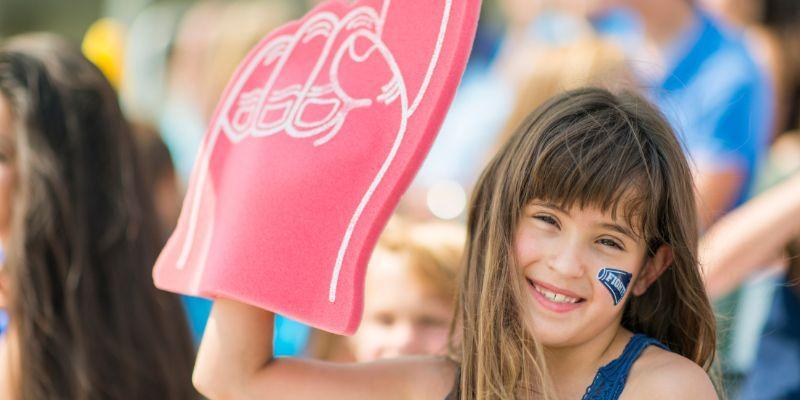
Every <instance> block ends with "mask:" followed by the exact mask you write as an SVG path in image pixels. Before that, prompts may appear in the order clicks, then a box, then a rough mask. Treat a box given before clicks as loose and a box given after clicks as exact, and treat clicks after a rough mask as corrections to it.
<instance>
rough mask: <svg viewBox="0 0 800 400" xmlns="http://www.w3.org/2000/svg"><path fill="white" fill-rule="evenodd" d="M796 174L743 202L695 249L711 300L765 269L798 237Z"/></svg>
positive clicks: (799, 204) (798, 182) (799, 182)
mask: <svg viewBox="0 0 800 400" xmlns="http://www.w3.org/2000/svg"><path fill="white" fill-rule="evenodd" d="M799 213H800V174H795V175H794V176H792V177H791V178H790V179H788V180H786V181H785V182H783V183H781V184H779V185H777V186H775V187H773V188H772V189H770V190H768V191H766V192H764V193H763V194H761V195H759V196H758V197H756V198H754V199H752V200H750V201H748V202H747V203H745V204H744V205H743V206H741V207H739V208H737V209H736V210H734V211H732V212H731V213H730V214H728V215H726V216H725V217H724V218H722V219H721V220H719V222H717V223H716V224H714V226H712V227H711V228H710V229H709V230H708V232H707V233H706V235H705V236H704V237H703V240H702V241H701V243H700V260H701V265H702V266H703V271H704V273H705V279H706V288H707V289H708V293H709V295H710V297H711V298H720V297H722V296H724V295H725V294H727V293H729V292H730V291H732V290H733V289H735V288H736V287H738V286H739V285H740V284H742V282H744V281H745V279H747V278H748V277H749V276H750V275H751V274H752V273H754V272H756V271H758V270H759V269H761V268H764V267H765V266H769V265H770V264H771V261H773V260H775V259H776V258H777V257H778V256H779V255H780V254H781V251H782V250H783V247H784V246H786V244H787V243H789V241H790V240H792V239H793V238H796V237H797V236H798V235H800V219H799V218H797V215H798V214H799Z"/></svg>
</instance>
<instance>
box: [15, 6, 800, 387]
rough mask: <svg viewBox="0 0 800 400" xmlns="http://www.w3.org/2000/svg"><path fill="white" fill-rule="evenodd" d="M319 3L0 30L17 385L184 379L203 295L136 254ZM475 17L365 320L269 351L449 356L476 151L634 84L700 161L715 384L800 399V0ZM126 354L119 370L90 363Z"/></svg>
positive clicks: (157, 10) (482, 153) (507, 10)
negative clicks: (239, 94) (290, 25)
mask: <svg viewBox="0 0 800 400" xmlns="http://www.w3.org/2000/svg"><path fill="white" fill-rule="evenodd" d="M314 3H315V2H313V1H296V0H259V1H198V2H194V3H172V2H154V3H153V4H151V5H145V6H143V8H142V9H141V10H137V12H136V13H135V14H134V15H131V16H130V18H128V19H122V18H102V19H100V20H98V21H96V22H94V23H93V24H92V25H91V26H90V27H87V29H86V31H85V35H83V38H82V40H81V42H80V43H71V42H69V41H68V40H65V39H63V38H61V37H58V36H55V35H52V34H42V33H26V34H23V35H16V36H14V37H9V38H3V39H4V40H3V43H2V45H1V47H0V240H2V244H3V255H2V259H3V262H4V266H3V270H2V277H0V305H2V306H3V307H5V309H6V310H7V314H6V315H4V316H3V318H2V319H0V323H2V325H3V327H4V330H5V327H7V326H16V327H18V328H17V329H16V332H14V331H15V329H8V331H7V332H6V334H5V337H6V338H7V339H6V340H5V342H7V344H5V345H4V346H3V348H2V349H1V350H0V353H2V354H6V355H8V356H6V357H0V359H2V360H11V361H9V362H13V363H17V365H20V366H21V368H20V369H19V371H21V372H20V373H21V375H23V376H22V377H20V378H19V379H20V381H21V382H22V383H21V385H22V388H23V389H21V390H25V391H27V392H28V393H34V395H33V398H50V397H49V396H48V393H50V394H52V393H54V392H53V391H52V390H59V391H62V392H60V393H62V394H63V393H72V394H75V396H67V398H83V397H81V396H79V395H78V394H81V393H83V394H85V393H92V391H101V392H100V393H105V394H108V397H109V398H117V397H113V396H114V395H115V393H128V394H130V392H126V390H129V389H128V388H127V387H126V386H125V385H123V384H122V383H121V382H122V381H123V380H129V379H133V378H131V377H137V376H138V377H140V378H141V380H142V381H144V382H150V383H151V385H149V386H150V387H151V390H152V391H151V392H147V393H139V395H137V396H134V397H132V398H176V399H177V398H191V397H194V396H195V394H194V391H193V389H192V388H191V382H190V379H189V375H190V371H191V363H192V361H193V355H192V354H193V352H192V347H191V345H192V343H197V340H198V339H199V337H200V336H202V332H203V329H204V326H205V320H206V318H207V316H208V312H209V310H210V303H209V302H208V301H207V300H203V299H196V298H188V297H183V298H180V299H179V298H178V297H176V296H173V295H169V294H166V293H162V292H159V291H157V290H156V289H155V288H153V287H152V282H151V281H150V268H151V267H152V264H153V262H154V259H155V257H156V256H157V254H158V250H159V248H160V246H161V245H163V243H164V241H165V240H166V238H167V237H168V236H169V234H170V232H171V230H172V229H173V227H174V226H175V224H176V221H177V218H178V215H179V212H180V207H181V202H182V198H183V191H184V190H185V188H186V185H187V180H188V178H189V174H190V172H191V169H192V165H193V162H194V159H195V155H196V153H197V150H198V147H199V144H200V142H201V140H202V137H203V134H204V132H205V129H206V126H207V124H208V122H209V120H210V119H211V118H212V117H213V114H214V110H215V107H216V103H217V101H218V99H219V97H220V96H221V94H222V92H223V90H224V88H225V85H226V83H227V82H228V79H229V78H230V77H231V75H232V74H233V72H234V70H235V68H236V66H237V65H238V63H239V62H240V61H241V60H242V59H243V58H244V56H245V55H246V54H247V52H248V50H249V49H250V48H251V47H253V46H254V45H255V44H256V43H257V42H258V41H259V40H260V39H261V38H263V37H264V35H265V34H267V33H268V32H269V31H271V30H272V29H274V28H276V27H278V26H279V25H280V24H282V23H284V22H286V21H288V20H291V19H295V18H298V17H300V16H302V15H303V13H304V12H306V11H307V10H308V9H310V7H313V5H314ZM482 13H483V15H482V19H481V24H480V26H479V28H478V34H477V37H476V40H475V44H474V47H473V50H472V54H471V58H470V61H469V64H468V67H467V70H466V72H465V74H464V77H463V79H462V82H461V85H460V87H459V89H458V92H457V94H456V98H455V100H454V101H453V104H452V106H451V108H450V111H449V114H448V116H447V118H446V120H445V123H444V125H443V126H442V129H441V131H440V134H439V136H438V138H437V139H436V142H435V143H434V145H433V147H432V148H431V150H430V153H429V155H428V158H427V159H426V161H425V163H424V164H423V167H422V169H421V170H420V172H419V173H418V175H417V177H416V179H415V180H414V181H413V183H412V185H411V187H410V188H409V190H408V191H407V193H406V195H405V196H404V197H403V198H402V200H401V203H400V205H399V206H398V209H397V212H396V215H395V216H394V217H393V218H392V219H391V220H390V222H389V224H388V225H387V228H386V230H385V231H384V234H383V236H382V237H381V238H380V240H379V242H378V245H377V247H376V249H375V251H374V252H373V256H372V259H371V261H370V264H369V268H368V273H367V278H366V293H365V310H364V317H363V322H362V324H361V327H360V329H359V330H358V332H357V333H356V334H355V335H354V336H352V337H339V336H335V335H332V334H329V333H325V332H321V331H316V330H313V329H311V328H309V327H307V326H305V325H303V324H300V323H298V322H295V321H291V320H289V319H286V318H279V319H278V321H277V322H276V329H275V351H276V354H277V355H305V356H308V357H317V358H321V359H327V360H337V361H367V360H376V359H379V358H387V357H396V356H400V355H409V354H437V353H442V354H443V353H444V352H445V351H446V346H447V343H448V336H449V334H450V328H451V319H452V315H453V313H452V310H453V307H454V306H455V304H454V299H455V298H454V293H455V292H456V287H455V286H456V282H457V280H456V278H455V277H456V275H457V274H458V270H459V266H460V261H461V252H462V249H463V244H464V237H465V233H464V227H463V222H464V220H465V217H466V216H465V215H464V212H465V209H466V204H467V202H468V199H469V197H470V192H471V187H472V185H473V183H474V182H475V180H476V179H477V178H478V177H477V176H476V175H477V174H478V173H479V171H481V170H482V169H483V166H484V163H485V162H486V161H487V160H488V159H489V158H490V157H491V155H492V154H493V152H494V151H496V150H497V149H498V148H499V147H500V146H501V145H502V143H504V141H505V140H506V139H507V138H508V136H509V135H510V132H512V131H513V130H514V129H515V128H516V126H517V125H519V124H520V123H521V122H522V118H523V117H524V116H525V115H527V114H528V113H529V111H530V110H532V109H534V108H535V107H537V106H538V105H540V104H541V103H543V102H544V101H545V100H546V99H548V98H549V97H551V96H552V95H555V94H557V93H559V92H561V91H564V90H567V89H572V88H577V87H580V86H587V85H590V86H600V87H604V88H609V89H612V90H619V89H621V88H627V89H633V90H636V91H638V92H640V93H643V94H644V95H646V96H647V97H648V98H649V99H650V100H651V101H652V102H654V103H655V104H656V105H657V106H658V107H659V108H660V110H661V111H662V112H663V113H664V114H665V116H666V117H667V119H668V120H669V121H670V123H671V124H672V125H673V128H674V129H675V130H676V132H677V134H678V136H679V137H680V139H681V140H682V143H683V146H684V149H685V151H686V153H687V154H688V155H689V157H690V160H691V162H692V167H693V172H694V176H695V186H696V190H697V195H698V196H697V197H698V204H697V206H698V209H699V211H700V214H699V215H700V216H701V225H702V226H700V227H698V229H700V231H701V232H703V233H704V239H703V241H702V243H701V255H702V267H703V269H704V272H705V276H706V284H707V288H708V291H709V295H710V296H711V298H712V300H713V301H714V302H715V306H716V311H717V317H718V323H719V326H720V328H721V329H720V339H721V340H720V343H721V344H720V346H721V348H720V349H719V354H720V356H719V359H718V364H719V370H720V371H721V374H722V379H723V382H724V387H725V389H726V392H727V395H728V396H729V397H730V398H736V399H800V288H799V287H798V284H799V283H800V281H798V280H797V279H800V261H798V258H797V257H798V254H800V253H798V252H800V242H798V241H797V239H798V238H800V236H799V235H800V217H797V216H796V215H797V214H796V213H797V212H800V173H798V171H800V131H799V130H798V128H799V127H798V125H800V2H798V1H797V0H658V1H653V0H494V1H492V0H485V1H484V7H483V11H482ZM84 57H85V59H84ZM86 59H88V60H89V61H91V63H92V64H89V63H88V62H86ZM37 73H39V75H37ZM101 73H102V75H103V76H104V77H105V78H103V76H101V75H100V74H101ZM48 76H49V77H55V78H47V77H48ZM48 90H52V91H53V93H57V94H58V96H56V94H50V93H48V92H47V91H48ZM44 124H63V128H62V130H63V133H64V135H62V136H61V137H47V136H46V135H44V134H43V133H42V132H44V129H43V128H42V126H43V125H44ZM111 131H113V132H114V133H113V135H110V134H108V132H111ZM65 149H66V150H65ZM748 233H749V234H750V236H747V234H748ZM19 235H24V237H26V238H33V239H35V240H29V241H26V242H25V243H26V245H25V246H21V245H20V244H19V243H20V242H19V241H16V242H15V240H14V238H15V237H21V236H19ZM110 265H113V271H111V270H109V266H110ZM37 269H38V270H37ZM134 299H135V301H134ZM178 301H180V302H181V304H182V309H181V307H180V305H179V304H178ZM184 314H185V316H184ZM17 321H18V322H17ZM673 323H675V324H680V323H681V322H680V321H674V322H673ZM187 328H188V329H187ZM131 335H133V336H136V337H135V338H131V337H129V336H131ZM114 338H121V339H120V340H119V341H116V340H115V339H114ZM95 342H103V343H104V345H105V346H106V347H101V349H102V350H101V351H100V352H107V353H108V354H100V355H99V354H97V351H88V350H87V349H92V348H94V347H92V346H89V344H90V343H95ZM120 343H123V344H120ZM156 343H158V345H156ZM148 347H151V349H150V350H148ZM156 347H157V348H158V350H156V349H155V348H156ZM164 348H168V349H169V351H161V350H160V349H164ZM115 349H116V350H115ZM112 350H114V351H112ZM112 353H113V354H116V355H113V354H112ZM134 354H135V355H137V356H139V355H141V357H138V358H141V359H143V360H144V361H141V363H139V364H137V363H135V362H133V361H131V362H123V363H122V364H124V365H128V367H129V368H130V373H125V372H121V371H111V372H109V371H108V370H104V368H107V367H108V366H112V365H119V363H118V361H119V360H116V359H114V357H126V356H130V357H131V358H132V359H133V358H137V357H133V355H134ZM2 368H8V367H7V366H5V367H3V366H0V369H2ZM115 368H116V367H115ZM117 374H119V375H120V376H121V377H123V378H122V379H120V378H114V377H112V376H111V375H117ZM0 375H2V374H0ZM3 376H4V375H3ZM101 382H106V384H101ZM108 382H113V384H111V383H108ZM2 384H3V382H0V386H2ZM131 387H133V385H131ZM130 390H133V389H130ZM3 393H7V392H3ZM36 394H39V395H40V396H37V395H36ZM0 397H2V398H8V397H6V396H4V395H2V394H0ZM57 397H59V398H61V397H62V396H57ZM101 397H102V396H101Z"/></svg>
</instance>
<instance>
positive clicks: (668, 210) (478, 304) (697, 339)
mask: <svg viewBox="0 0 800 400" xmlns="http://www.w3.org/2000/svg"><path fill="white" fill-rule="evenodd" d="M693 189H694V188H693V185H692V177H691V173H690V170H689V166H688V164H687V161H686V158H685V156H684V154H683V152H682V149H681V146H680V144H679V143H678V140H677V139H676V137H675V135H674V133H673V132H672V130H671V128H670V127H669V125H668V124H667V123H666V122H665V119H664V117H663V116H662V115H661V114H660V113H659V112H658V111H657V110H655V109H654V108H653V106H651V105H650V104H648V103H647V101H645V100H643V99H641V98H640V97H639V96H637V95H635V94H632V93H628V92H625V93H622V94H619V95H614V94H612V93H610V92H609V91H607V90H604V89H597V88H585V89H577V90H572V91H568V92H564V93H562V94H560V95H558V96H555V97H554V98H552V99H550V100H549V101H548V102H546V103H545V104H543V105H542V106H541V107H539V108H538V109H537V110H535V111H534V112H533V113H532V114H530V115H529V116H528V117H527V118H526V119H525V120H524V122H523V123H522V124H521V125H520V126H519V128H518V129H517V131H516V132H515V134H514V135H513V136H512V137H511V138H510V140H509V141H508V142H507V143H506V144H505V145H504V146H503V147H502V149H501V150H500V152H499V153H498V154H497V155H496V156H495V157H494V158H493V159H492V160H491V162H490V163H489V165H488V166H487V168H486V169H485V170H484V172H483V174H482V175H481V177H480V179H479V181H478V183H477V185H476V190H475V192H474V193H473V197H472V200H471V207H470V211H469V217H468V224H467V229H468V236H467V248H466V265H465V269H464V273H463V277H462V280H461V287H460V289H459V291H460V295H459V298H458V305H457V310H456V321H454V325H453V326H454V329H453V332H452V334H453V343H451V346H452V349H453V352H452V355H453V356H454V358H455V359H457V360H458V361H459V362H460V365H461V375H460V382H459V388H458V389H459V391H460V398H461V399H488V398H492V399H495V398H500V399H512V398H530V397H544V398H549V397H552V394H551V393H552V389H551V383H550V382H549V381H548V380H549V378H548V377H547V376H548V375H547V371H546V365H545V364H544V362H543V357H542V350H541V348H540V347H539V346H538V345H537V343H536V341H535V339H534V338H533V337H531V335H530V333H529V332H530V331H529V330H527V329H526V325H525V324H526V321H525V318H524V317H523V316H522V314H523V312H524V311H523V308H522V306H521V305H522V304H523V301H524V300H523V299H524V298H525V297H523V296H525V293H526V292H524V291H523V283H522V282H523V279H522V278H521V277H520V272H519V269H518V268H516V266H515V260H514V257H513V255H512V253H511V249H512V248H513V241H514V236H513V234H514V232H516V229H517V225H518V222H519V219H520V217H521V215H522V211H523V208H524V206H525V205H526V204H527V203H528V202H529V201H531V200H532V199H534V198H539V199H543V200H548V201H552V202H554V203H556V204H559V205H561V206H564V207H566V208H569V207H571V206H572V205H577V206H589V205H594V206H597V207H599V208H601V209H602V210H606V211H609V210H610V211H611V212H612V214H616V213H617V212H622V213H623V215H624V216H625V218H627V219H629V221H631V222H632V224H631V226H633V227H637V228H638V229H637V231H638V232H639V234H641V235H642V237H643V239H644V240H645V243H648V254H649V255H652V253H653V252H654V251H655V250H656V249H657V248H658V247H659V246H660V245H662V244H665V245H668V246H670V247H671V248H672V251H673V253H674V262H673V263H672V264H671V265H670V266H669V268H667V270H666V271H665V272H664V273H663V274H662V275H661V276H660V277H659V278H658V279H657V280H656V281H655V283H654V284H653V285H652V286H651V287H650V288H649V289H648V290H647V292H646V293H645V294H643V295H642V296H639V297H632V298H630V300H629V301H628V303H627V304H626V306H625V310H624V314H623V321H622V324H623V326H625V327H626V328H628V329H630V330H632V331H634V332H642V333H645V334H647V335H650V336H652V337H654V338H656V339H658V340H660V341H661V342H663V343H664V344H666V345H668V346H669V347H670V349H671V350H672V351H674V352H676V353H677V354H680V355H682V356H685V357H687V358H688V359H690V360H692V361H694V362H695V363H697V364H698V365H700V366H702V367H704V368H705V369H706V370H708V368H710V365H711V362H712V360H713V359H714V354H715V344H716V343H715V341H716V338H715V321H714V315H713V313H712V310H711V306H710V303H709V300H708V297H707V296H706V294H705V290H704V287H703V282H702V280H701V277H700V273H699V269H698V262H697V254H696V253H697V237H698V225H697V215H696V210H695V202H694V191H693ZM509 277H514V279H509ZM456 327H458V328H457V329H456ZM456 336H460V338H459V339H456Z"/></svg>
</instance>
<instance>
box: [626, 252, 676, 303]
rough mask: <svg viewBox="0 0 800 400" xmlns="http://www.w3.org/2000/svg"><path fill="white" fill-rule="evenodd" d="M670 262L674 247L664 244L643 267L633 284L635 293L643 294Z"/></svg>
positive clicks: (635, 294) (636, 294)
mask: <svg viewBox="0 0 800 400" xmlns="http://www.w3.org/2000/svg"><path fill="white" fill-rule="evenodd" d="M670 264H672V248H671V247H669V246H667V245H665V244H663V245H661V247H659V248H658V250H656V253H655V254H654V255H653V256H652V257H650V259H649V260H647V263H645V265H644V268H642V274H641V275H640V276H639V279H637V280H636V283H635V284H634V286H633V295H634V296H641V295H643V294H644V292H646V291H647V288H649V287H650V285H652V284H653V282H655V281H656V279H658V277H659V276H661V274H662V273H664V271H665V270H666V269H667V267H669V266H670Z"/></svg>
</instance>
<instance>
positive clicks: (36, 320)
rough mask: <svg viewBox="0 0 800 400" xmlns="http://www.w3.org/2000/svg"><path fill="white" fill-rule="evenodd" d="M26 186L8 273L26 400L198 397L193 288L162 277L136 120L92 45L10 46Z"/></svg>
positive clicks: (7, 78) (19, 379)
mask: <svg viewBox="0 0 800 400" xmlns="http://www.w3.org/2000/svg"><path fill="white" fill-rule="evenodd" d="M0 95H2V96H4V98H5V99H6V100H7V103H9V105H10V108H11V112H12V119H13V122H14V134H15V136H16V145H15V152H16V154H15V159H14V161H13V162H14V163H15V167H16V173H17V179H16V183H17V184H16V187H15V188H14V193H13V197H12V199H13V200H12V202H13V204H12V216H11V231H10V235H9V240H8V242H7V243H5V246H6V248H7V261H6V264H5V267H4V273H5V274H6V276H7V279H8V290H9V316H10V321H11V326H10V329H11V330H12V331H13V333H14V337H15V338H17V340H16V342H15V343H13V345H14V349H13V350H14V351H15V352H17V353H18V356H17V358H18V365H15V366H14V367H13V369H14V371H16V374H15V375H14V380H15V381H14V383H13V384H14V387H13V388H12V392H13V393H15V394H17V395H18V396H19V398H22V399H54V398H68V399H80V400H82V399H131V398H137V399H190V398H195V397H196V396H195V393H194V390H193V389H192V388H191V378H190V377H191V368H192V361H193V348H192V343H191V338H190V335H189V331H188V325H187V323H186V320H185V315H184V313H183V310H182V307H181V304H180V301H179V299H178V298H177V297H176V296H174V295H171V294H167V293H163V292H160V291H158V290H156V288H155V287H154V286H153V283H152V280H151V275H150V268H151V267H152V265H153V263H154V261H155V257H156V255H157V251H158V243H159V232H158V229H157V225H156V222H155V220H154V215H155V214H154V210H153V204H152V199H151V198H150V197H149V193H147V192H146V191H145V190H143V182H142V177H141V176H140V172H139V166H138V160H137V158H136V157H137V156H136V151H135V145H134V141H133V138H132V136H131V132H130V127H129V126H128V124H127V123H126V121H125V119H124V118H123V116H122V113H121V111H120V108H119V105H118V103H117V100H116V95H115V93H114V91H113V89H112V88H111V86H110V84H109V83H108V81H106V79H105V78H104V77H103V76H102V74H101V73H100V71H99V70H98V69H97V68H95V67H94V66H93V65H92V64H91V63H90V62H89V61H87V60H86V59H85V58H84V57H83V56H82V55H81V54H80V51H79V50H77V49H74V48H72V47H70V46H68V45H66V44H64V43H62V42H61V41H59V40H57V39H54V38H50V37H35V38H27V39H17V40H16V41H12V42H11V43H9V44H7V45H6V46H5V47H4V48H2V49H0Z"/></svg>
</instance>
